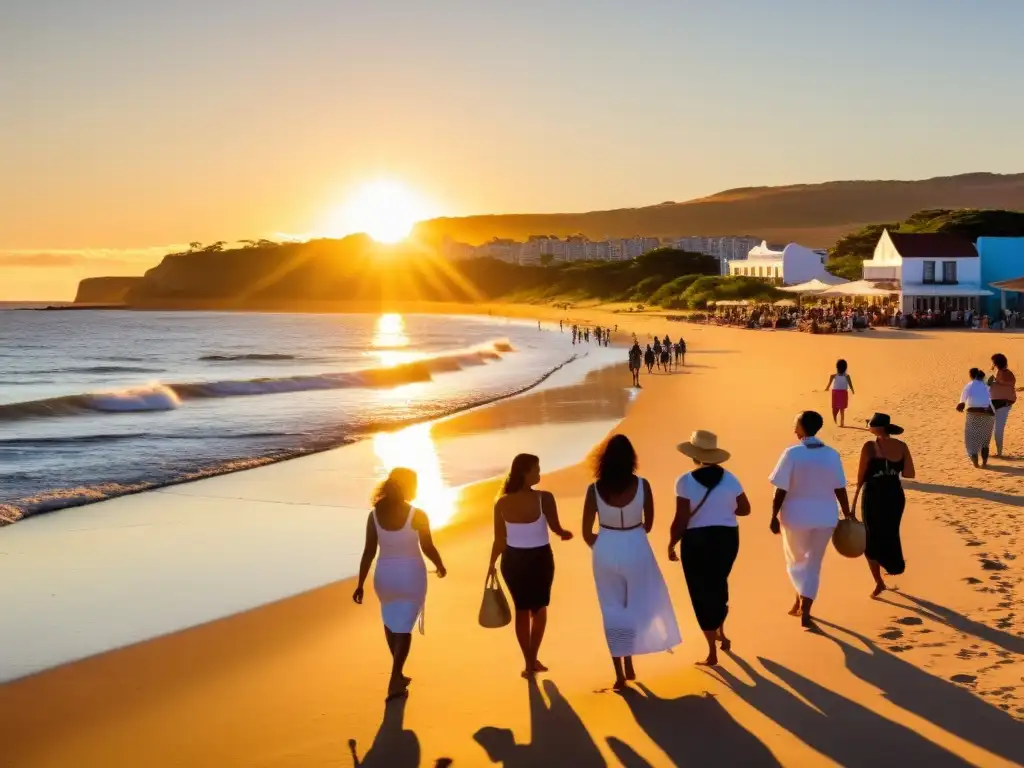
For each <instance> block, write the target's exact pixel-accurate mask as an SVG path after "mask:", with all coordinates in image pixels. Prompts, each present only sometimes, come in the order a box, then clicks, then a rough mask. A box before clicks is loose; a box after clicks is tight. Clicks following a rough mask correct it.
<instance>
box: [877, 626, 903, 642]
mask: <svg viewBox="0 0 1024 768" xmlns="http://www.w3.org/2000/svg"><path fill="white" fill-rule="evenodd" d="M879 637H880V638H882V639H883V640H899V639H900V638H901V637H903V630H902V629H890V630H889V631H887V632H883V633H882V634H880V635H879Z"/></svg>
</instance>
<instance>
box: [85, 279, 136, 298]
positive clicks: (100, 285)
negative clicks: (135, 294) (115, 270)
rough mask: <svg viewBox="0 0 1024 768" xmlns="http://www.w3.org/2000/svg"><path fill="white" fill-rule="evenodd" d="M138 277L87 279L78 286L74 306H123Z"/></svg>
mask: <svg viewBox="0 0 1024 768" xmlns="http://www.w3.org/2000/svg"><path fill="white" fill-rule="evenodd" d="M139 280H141V278H138V277H87V278H86V279H85V280H82V281H81V282H79V284H78V293H76V294H75V303H76V304H123V303H124V302H125V299H126V298H127V296H128V291H130V290H131V289H132V288H133V287H135V285H136V284H137V283H138V282H139Z"/></svg>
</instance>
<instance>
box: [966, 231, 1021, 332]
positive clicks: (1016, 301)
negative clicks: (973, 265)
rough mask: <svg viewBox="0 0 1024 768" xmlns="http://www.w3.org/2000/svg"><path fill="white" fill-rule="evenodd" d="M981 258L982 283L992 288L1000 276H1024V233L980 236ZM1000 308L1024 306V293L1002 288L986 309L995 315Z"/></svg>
mask: <svg viewBox="0 0 1024 768" xmlns="http://www.w3.org/2000/svg"><path fill="white" fill-rule="evenodd" d="M975 247H976V248H977V249H978V258H980V259H981V285H982V287H983V288H991V287H992V283H995V282H998V281H1000V280H1013V279H1015V278H1018V277H1024V237H979V238H978V242H977V244H976V245H975ZM1000 309H1017V310H1024V293H1020V292H1015V291H1001V292H1000V293H999V294H998V295H996V296H992V297H991V298H989V299H988V300H987V301H986V310H985V311H986V312H987V313H988V315H989V316H990V317H995V316H996V315H997V314H998V312H999V310H1000Z"/></svg>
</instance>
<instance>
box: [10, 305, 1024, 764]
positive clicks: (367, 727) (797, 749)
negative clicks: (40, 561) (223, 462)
mask: <svg viewBox="0 0 1024 768" xmlns="http://www.w3.org/2000/svg"><path fill="white" fill-rule="evenodd" d="M493 311H494V313H495V314H501V313H503V312H510V311H512V310H510V309H509V308H501V307H496V308H494V309H493ZM514 311H515V312H516V313H518V314H521V315H522V314H528V313H534V314H542V313H543V312H544V311H543V310H537V309H535V308H516V309H515V310H514ZM547 313H548V317H553V318H557V317H559V316H564V315H563V313H562V312H557V313H555V311H554V310H547ZM570 316H571V317H573V319H574V321H584V320H588V321H590V322H595V323H599V324H602V325H613V324H616V323H617V324H618V325H619V326H620V332H625V331H627V330H628V331H636V332H637V333H638V335H639V336H640V337H641V339H642V340H644V339H646V337H647V336H648V335H649V334H658V335H662V334H664V333H666V332H667V333H670V334H671V335H672V336H673V337H678V336H679V335H683V336H685V338H686V340H687V343H688V346H689V348H690V353H689V354H688V355H687V366H686V367H685V368H684V369H682V370H680V371H679V372H678V373H673V374H668V375H666V374H657V373H656V374H655V375H652V376H647V375H646V374H645V375H644V376H643V378H642V384H643V394H642V395H641V396H640V397H639V398H638V399H637V400H636V402H635V404H634V405H633V406H632V408H631V410H630V411H629V414H628V415H627V417H626V418H625V420H624V421H623V422H622V423H621V424H620V425H619V427H618V431H621V432H623V433H625V434H627V435H628V436H629V437H630V438H631V439H632V440H633V441H634V444H635V445H636V447H637V450H638V453H639V455H640V462H641V467H640V472H641V474H643V475H644V476H645V477H647V478H648V479H649V480H650V482H651V484H652V486H653V489H654V492H655V498H656V504H657V521H656V524H655V530H654V533H653V534H652V537H653V543H654V546H655V551H656V552H657V553H658V555H659V557H661V558H662V560H661V562H662V567H663V571H664V573H665V576H666V580H667V582H668V585H669V589H670V592H671V595H672V599H673V602H674V604H675V607H676V612H677V615H678V617H679V620H680V626H681V628H682V630H683V635H684V644H683V645H682V646H680V647H679V648H677V649H675V652H674V653H671V654H661V655H658V656H654V657H640V658H638V659H637V672H638V674H639V677H640V682H641V683H642V684H643V687H641V686H637V687H636V688H635V689H634V690H633V691H631V692H630V693H629V694H627V695H624V696H619V695H616V694H614V693H610V692H608V691H607V687H608V686H609V685H610V683H611V682H612V679H613V677H612V669H611V663H610V660H609V659H608V656H607V649H606V646H605V643H604V637H603V633H602V631H601V620H600V612H599V608H598V605H597V599H596V593H595V589H594V584H593V578H592V574H591V570H590V562H589V550H588V549H587V548H586V546H585V545H584V544H583V542H582V540H581V539H580V538H579V537H578V536H577V538H576V539H574V540H573V541H571V542H566V543H562V542H559V543H556V544H554V547H555V557H556V564H557V565H556V578H555V588H554V594H553V600H552V606H551V610H550V617H549V624H548V634H547V638H546V640H545V643H544V647H543V650H542V658H543V660H544V662H545V663H546V664H547V665H548V666H549V667H550V669H551V671H550V673H548V674H546V675H544V676H543V677H542V678H540V679H539V680H538V681H537V683H536V684H535V685H532V684H528V683H526V682H525V681H523V680H522V679H521V678H520V676H519V670H520V669H521V658H520V657H519V653H518V649H517V646H516V643H515V638H514V636H513V632H512V631H511V629H503V630H484V629H481V628H479V627H478V626H477V623H476V614H477V610H478V606H479V600H480V594H481V588H482V585H483V581H484V572H485V569H486V565H487V557H488V552H489V547H490V540H491V526H490V503H491V500H492V499H493V495H494V492H495V489H496V483H495V482H493V481H491V482H486V483H480V484H477V485H474V486H471V487H470V488H468V489H467V490H466V491H465V492H464V493H463V494H462V496H461V498H460V499H459V500H458V507H459V509H458V520H459V524H458V525H454V526H451V527H450V528H447V529H444V530H442V531H441V532H439V534H438V537H437V538H438V542H439V546H440V548H441V551H442V554H443V555H444V559H445V562H446V565H447V567H448V570H449V576H448V578H447V579H445V580H438V579H436V578H431V580H430V586H429V594H428V601H427V612H426V635H425V636H423V637H419V636H415V637H414V640H413V647H412V654H411V657H410V662H409V665H408V667H407V671H408V673H409V675H410V676H412V677H413V679H414V681H413V683H412V686H411V689H410V696H409V698H408V700H407V701H405V702H399V703H394V704H391V705H390V706H389V707H387V708H385V706H384V701H383V699H384V693H385V687H386V682H387V675H388V671H389V659H388V657H387V650H386V646H385V644H384V640H383V633H382V631H381V624H380V613H379V609H378V606H377V604H376V600H375V599H374V598H373V597H372V596H371V595H372V592H371V591H369V590H368V596H367V601H366V604H365V605H363V606H355V605H354V604H353V603H352V602H351V592H352V589H353V586H354V585H353V582H352V581H351V580H345V581H340V582H335V583H329V584H327V585H326V586H323V587H320V588H317V589H313V590H311V591H308V592H305V593H303V594H300V595H298V596H294V597H289V598H286V599H282V600H280V601H278V602H274V603H271V604H268V605H263V606H261V607H257V608H255V609H252V610H248V611H246V612H244V613H240V614H237V615H234V616H231V617H229V618H225V619H220V620H216V621H212V622H209V623H207V624H203V625H201V626H197V627H193V628H190V629H185V630H183V631H180V632H176V633H173V634H169V635H166V636H162V637H158V638H156V639H153V640H149V641H146V642H141V643H137V644H134V645H130V646H128V647H125V648H122V649H120V650H115V651H111V652H108V653H104V654H100V655H97V656H94V657H91V658H87V659H84V660H81V661H77V662H74V663H71V664H67V665H64V666H61V667H57V668H54V669H50V670H47V671H44V672H41V673H38V674H35V675H32V676H29V677H25V678H22V679H20V680H15V681H13V682H10V683H8V684H6V685H4V686H2V687H0V745H2V748H0V749H2V751H0V764H2V765H4V766H6V765H11V766H19V767H20V766H61V767H64V766H83V767H85V766H112V765H116V766H122V765H124V766H129V765H131V766H135V765H139V766H142V765H145V766H171V765H188V766H235V765H238V766H337V765H351V764H353V749H354V751H355V754H356V755H357V756H358V759H359V760H360V761H361V762H360V763H359V764H361V765H377V766H415V765H421V764H422V765H425V766H431V765H434V764H435V762H436V761H437V760H439V759H442V758H447V759H450V760H452V761H453V762H454V764H455V765H467V766H470V765H489V764H492V763H501V764H504V765H507V766H520V765H522V766H532V765H566V766H567V765H572V766H577V765H578V766H586V765H604V764H609V765H619V764H622V765H626V766H641V765H655V766H659V765H671V764H679V765H705V764H710V763H711V762H716V763H720V764H723V765H740V764H742V765H773V764H779V763H781V764H785V765H810V764H840V765H868V764H871V765H876V766H878V765H907V764H924V763H929V764H934V765H965V764H973V765H984V766H996V765H1014V764H1021V763H1022V762H1024V722H1022V721H1024V679H1022V675H1024V595H1022V586H1021V582H1022V577H1024V557H1022V555H1024V542H1022V538H1021V533H1022V531H1021V528H1022V522H1024V460H1022V459H1024V423H1022V422H1021V421H1020V419H1021V416H1020V415H1019V414H1013V415H1011V417H1010V419H1011V420H1010V425H1009V428H1008V446H1007V453H1008V454H1009V456H1010V458H1009V459H1007V460H998V459H995V460H993V462H992V466H991V467H990V468H989V469H988V470H987V471H983V470H976V469H974V468H973V467H972V466H971V465H970V463H969V461H968V460H967V458H966V457H965V456H964V454H963V447H962V441H961V433H962V417H961V416H960V415H959V414H957V413H956V412H955V411H954V410H953V408H954V406H955V404H956V401H957V398H958V394H959V391H960V389H961V388H962V386H963V384H964V383H965V380H966V371H967V369H968V368H970V367H971V366H975V365H985V366H986V367H987V362H988V358H989V356H990V355H991V354H992V353H993V352H997V351H1001V352H1004V353H1005V354H1006V355H1007V356H1008V357H1009V359H1010V363H1011V367H1015V368H1017V370H1020V368H1021V367H1022V365H1021V362H1020V359H1021V357H1022V356H1024V344H1022V343H1021V342H1022V340H1024V337H1022V336H1021V335H1012V334H996V333H970V332H960V333H957V332H948V333H940V332H932V333H929V332H917V333H909V332H890V331H873V332H868V333H862V334H853V335H844V336H839V337H836V336H808V335H805V334H797V333H792V332H771V331H743V330H737V329H718V328H707V327H704V326H695V325H689V324H682V323H675V322H669V321H668V320H667V319H665V318H658V317H654V316H649V315H634V316H629V315H614V316H611V315H606V314H603V313H602V312H601V311H600V310H598V309H589V310H588V309H584V310H574V311H573V312H572V313H570ZM838 357H844V358H846V359H847V360H848V361H849V363H850V374H851V375H852V377H853V380H854V383H855V387H856V391H857V394H856V395H854V396H853V397H852V404H851V409H850V411H849V412H848V417H849V418H848V424H849V425H850V428H848V429H845V430H840V429H838V428H836V427H834V426H832V425H831V423H830V424H828V425H827V426H826V428H825V430H824V432H823V437H824V439H825V440H826V442H828V443H830V444H832V445H834V446H835V447H836V448H838V449H839V450H840V451H841V453H842V454H843V457H844V460H845V464H846V468H847V473H848V475H849V478H850V481H851V485H852V483H853V480H854V473H855V469H856V457H857V455H858V453H859V450H860V447H861V445H862V444H863V442H864V440H865V439H866V436H867V433H866V432H864V431H862V430H861V429H858V428H857V427H858V426H860V425H863V424H864V420H865V419H867V418H868V417H870V415H871V414H872V413H873V412H874V411H884V412H887V413H890V414H891V415H892V417H893V420H894V421H895V422H897V423H899V424H901V425H903V426H904V427H905V428H906V434H905V436H904V437H905V439H906V441H907V443H908V444H909V446H910V448H911V450H912V451H913V453H914V456H915V461H916V464H917V468H918V478H917V480H916V481H914V482H908V483H907V488H908V506H907V512H906V514H905V516H904V522H903V539H904V549H905V552H906V558H907V562H908V568H907V573H906V574H905V575H903V576H900V577H898V578H893V579H890V580H889V582H890V584H893V585H898V586H899V591H898V592H897V591H893V592H889V593H886V594H884V595H883V599H881V600H877V601H873V600H870V599H869V598H868V595H869V593H870V590H871V586H872V583H871V579H870V576H869V575H868V571H867V567H866V565H865V563H864V562H863V560H845V559H843V558H841V557H839V556H838V555H837V554H836V553H835V552H834V551H831V552H830V553H829V555H828V556H827V558H826V562H825V571H824V576H823V587H822V591H821V594H820V597H819V601H818V602H817V603H816V612H817V615H818V616H819V618H820V619H821V633H820V634H812V633H805V632H803V631H801V630H800V628H799V627H798V625H797V623H796V621H795V620H794V619H792V618H790V617H788V616H787V615H786V610H787V609H788V607H789V604H790V602H791V599H792V594H791V588H790V585H789V583H788V579H787V577H786V573H785V570H784V567H783V558H782V552H781V544H780V541H779V539H778V538H776V537H773V536H772V535H771V534H770V533H769V532H768V530H767V523H768V519H769V517H770V498H771V489H770V486H769V485H768V482H767V476H768V474H769V472H770V471H771V469H772V467H773V466H774V464H775V462H776V460H777V458H778V455H779V452H780V451H781V450H782V449H783V448H784V447H785V446H786V445H788V444H790V443H791V442H793V439H794V438H793V435H792V423H793V419H794V416H795V414H796V413H797V412H798V411H799V410H801V409H804V408H815V409H817V410H819V411H821V412H822V413H823V414H824V413H827V410H828V402H829V400H828V395H827V394H826V393H824V392H822V391H821V390H822V388H823V387H824V385H825V382H826V381H827V379H828V376H829V374H830V373H831V372H832V371H833V364H834V361H835V359H836V358H838ZM621 373H622V379H623V383H624V384H628V382H629V379H628V372H627V371H626V370H625V365H623V367H622V372H621ZM481 428H484V427H481ZM487 428H490V427H487ZM499 428H500V427H499ZM696 428H703V429H710V430H713V431H715V432H717V433H718V435H719V439H720V442H721V444H722V445H723V447H726V448H727V449H729V450H730V451H732V453H733V459H732V461H731V462H730V465H729V467H730V469H731V470H732V471H733V472H734V473H735V474H736V475H737V476H738V477H739V478H740V480H741V482H742V483H743V484H744V486H745V488H746V490H747V494H748V496H749V497H750V500H751V502H752V505H753V510H754V511H753V515H752V516H751V517H750V518H747V519H745V520H743V521H742V523H741V548H740V555H739V559H738V561H737V564H736V567H735V569H734V571H733V576H732V579H731V593H732V600H731V613H730V618H729V628H730V635H731V637H732V638H733V642H734V653H733V654H732V655H729V656H725V657H723V661H722V665H721V667H720V668H718V669H716V670H706V669H703V668H700V667H697V666H695V664H694V662H695V661H697V660H699V659H701V658H703V656H704V653H705V650H706V649H705V646H704V643H703V639H702V637H701V636H700V633H699V630H698V627H697V625H696V621H695V619H694V618H693V613H692V610H691V608H690V605H689V601H688V598H687V595H686V589H685V584H684V582H683V576H682V573H681V569H680V568H679V566H678V564H673V563H669V562H668V561H667V558H666V557H665V556H664V554H663V553H664V550H665V544H666V543H667V536H668V524H669V521H670V519H671V516H672V512H673V509H674V500H673V499H674V494H673V487H674V481H675V478H676V476H677V475H678V474H680V473H681V472H683V471H686V470H687V469H688V466H687V464H686V462H685V460H684V459H683V457H682V456H681V455H680V454H678V453H677V452H676V451H675V445H676V443H678V442H679V441H681V440H683V439H685V438H687V437H688V436H689V434H690V433H691V432H692V431H693V430H694V429H696ZM496 434H502V433H501V432H497V433H496ZM514 435H515V432H510V433H509V439H508V443H509V444H508V447H507V450H508V454H509V458H511V455H512V454H513V453H515V452H518V451H524V450H525V451H532V452H536V453H539V454H540V455H541V457H542V461H543V457H544V450H543V449H544V445H543V433H542V432H539V433H537V436H536V437H533V436H531V438H530V440H529V442H530V444H518V443H517V442H516V440H515V438H514ZM325 455H326V454H325ZM1013 459H1016V460H1013ZM296 463H297V462H292V464H296ZM283 466H286V465H283ZM271 469H273V468H271ZM266 471H268V470H266V469H258V470H253V471H252V472H250V473H242V474H239V475H237V476H234V477H233V478H232V480H233V481H234V482H236V483H240V484H245V483H246V482H248V481H247V479H246V478H247V476H248V477H249V478H251V479H252V482H254V483H255V482H263V481H258V477H260V476H261V475H259V473H261V472H266ZM266 476H267V475H262V477H266ZM292 481H293V482H294V481H295V478H292ZM589 481H590V471H589V468H588V467H587V466H586V465H585V464H576V465H574V466H571V467H568V468H565V469H561V470H558V471H556V472H554V473H550V474H546V475H545V477H544V479H543V482H542V487H544V488H546V489H548V490H551V491H552V492H554V493H555V495H556V497H557V499H558V503H559V508H560V511H561V515H562V517H563V520H564V522H565V524H566V525H567V527H569V528H570V529H571V530H576V531H578V528H579V518H580V511H581V509H582V500H583V495H584V492H585V490H586V487H587V484H588V483H589ZM147 496H148V498H149V499H153V498H154V495H145V494H144V495H143V496H140V497H136V498H134V499H122V500H119V501H118V502H116V503H120V504H125V505H133V504H139V505H141V504H144V503H154V502H152V501H145V499H146V498H147ZM114 503H115V502H109V504H114ZM160 503H162V504H168V503H173V501H172V500H169V499H168V497H163V498H162V499H160ZM223 503H225V504H230V503H231V502H230V501H229V500H223ZM104 506H105V505H97V507H96V509H102V508H103V507H104ZM141 508H142V507H140V509H141ZM87 510H88V508H86V509H85V510H72V511H70V512H66V513H59V514H61V515H64V516H66V518H67V519H68V520H71V519H74V517H75V515H79V514H82V513H83V512H86V511H87ZM29 522H31V521H29ZM24 524H27V523H20V524H18V525H24ZM17 527H18V526H17V525H16V526H13V527H12V528H11V529H8V530H16V529H17ZM0 541H2V539H0ZM245 545H246V541H245V539H244V538H242V540H240V541H239V543H238V546H239V547H245ZM2 548H3V547H2V546H0V549H2ZM303 558H304V552H302V551H293V552H284V553H281V555H280V556H279V557H277V558H276V559H275V560H274V561H273V563H272V565H270V566H268V573H267V574H266V576H265V578H267V579H268V580H270V581H272V580H273V578H274V576H275V575H276V574H280V575H281V577H282V578H285V576H286V572H287V571H288V570H289V568H290V567H294V568H301V567H302V566H301V563H302V562H303ZM53 565H54V567H59V563H55V564H53ZM140 567H141V568H144V567H145V565H144V563H143V564H140ZM183 567H187V564H185V565H183ZM36 576H38V574H37V575H36ZM7 577H9V576H7ZM224 577H225V578H230V575H229V574H225V575H224ZM196 590H197V593H198V591H201V590H202V584H197V585H196ZM101 597H102V596H98V597H97V599H98V600H100V599H101ZM152 599H153V601H154V603H155V604H159V600H160V596H159V595H153V596H152ZM39 610H40V611H45V610H46V607H45V605H42V606H40V607H39ZM125 610H130V608H128V607H126V608H125ZM50 620H51V623H52V625H53V631H55V632H56V631H63V632H67V633H74V632H76V631H77V628H76V627H75V626H66V625H65V626H61V617H60V616H59V615H58V616H53V617H51V618H50Z"/></svg>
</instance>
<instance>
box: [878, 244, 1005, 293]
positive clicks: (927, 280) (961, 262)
mask: <svg viewBox="0 0 1024 768" xmlns="http://www.w3.org/2000/svg"><path fill="white" fill-rule="evenodd" d="M864 279H865V280H876V281H885V282H894V283H895V284H896V285H897V286H898V287H899V291H900V293H899V300H900V309H901V310H902V311H904V312H914V311H920V312H923V311H927V310H929V309H931V310H934V311H936V312H939V311H943V310H948V309H973V310H975V311H977V310H978V309H979V304H980V302H979V299H980V298H981V297H983V296H991V295H992V292H991V291H989V290H986V289H985V288H983V287H982V285H981V259H979V258H978V251H977V249H976V248H975V247H974V243H972V242H971V241H970V240H968V239H966V238H963V237H960V236H959V235H952V234H948V233H945V232H931V233H922V234H909V233H903V232H889V230H884V231H883V232H882V236H881V237H880V238H878V244H877V245H876V246H875V252H874V254H873V255H872V257H871V258H870V259H867V260H866V261H865V262H864Z"/></svg>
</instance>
